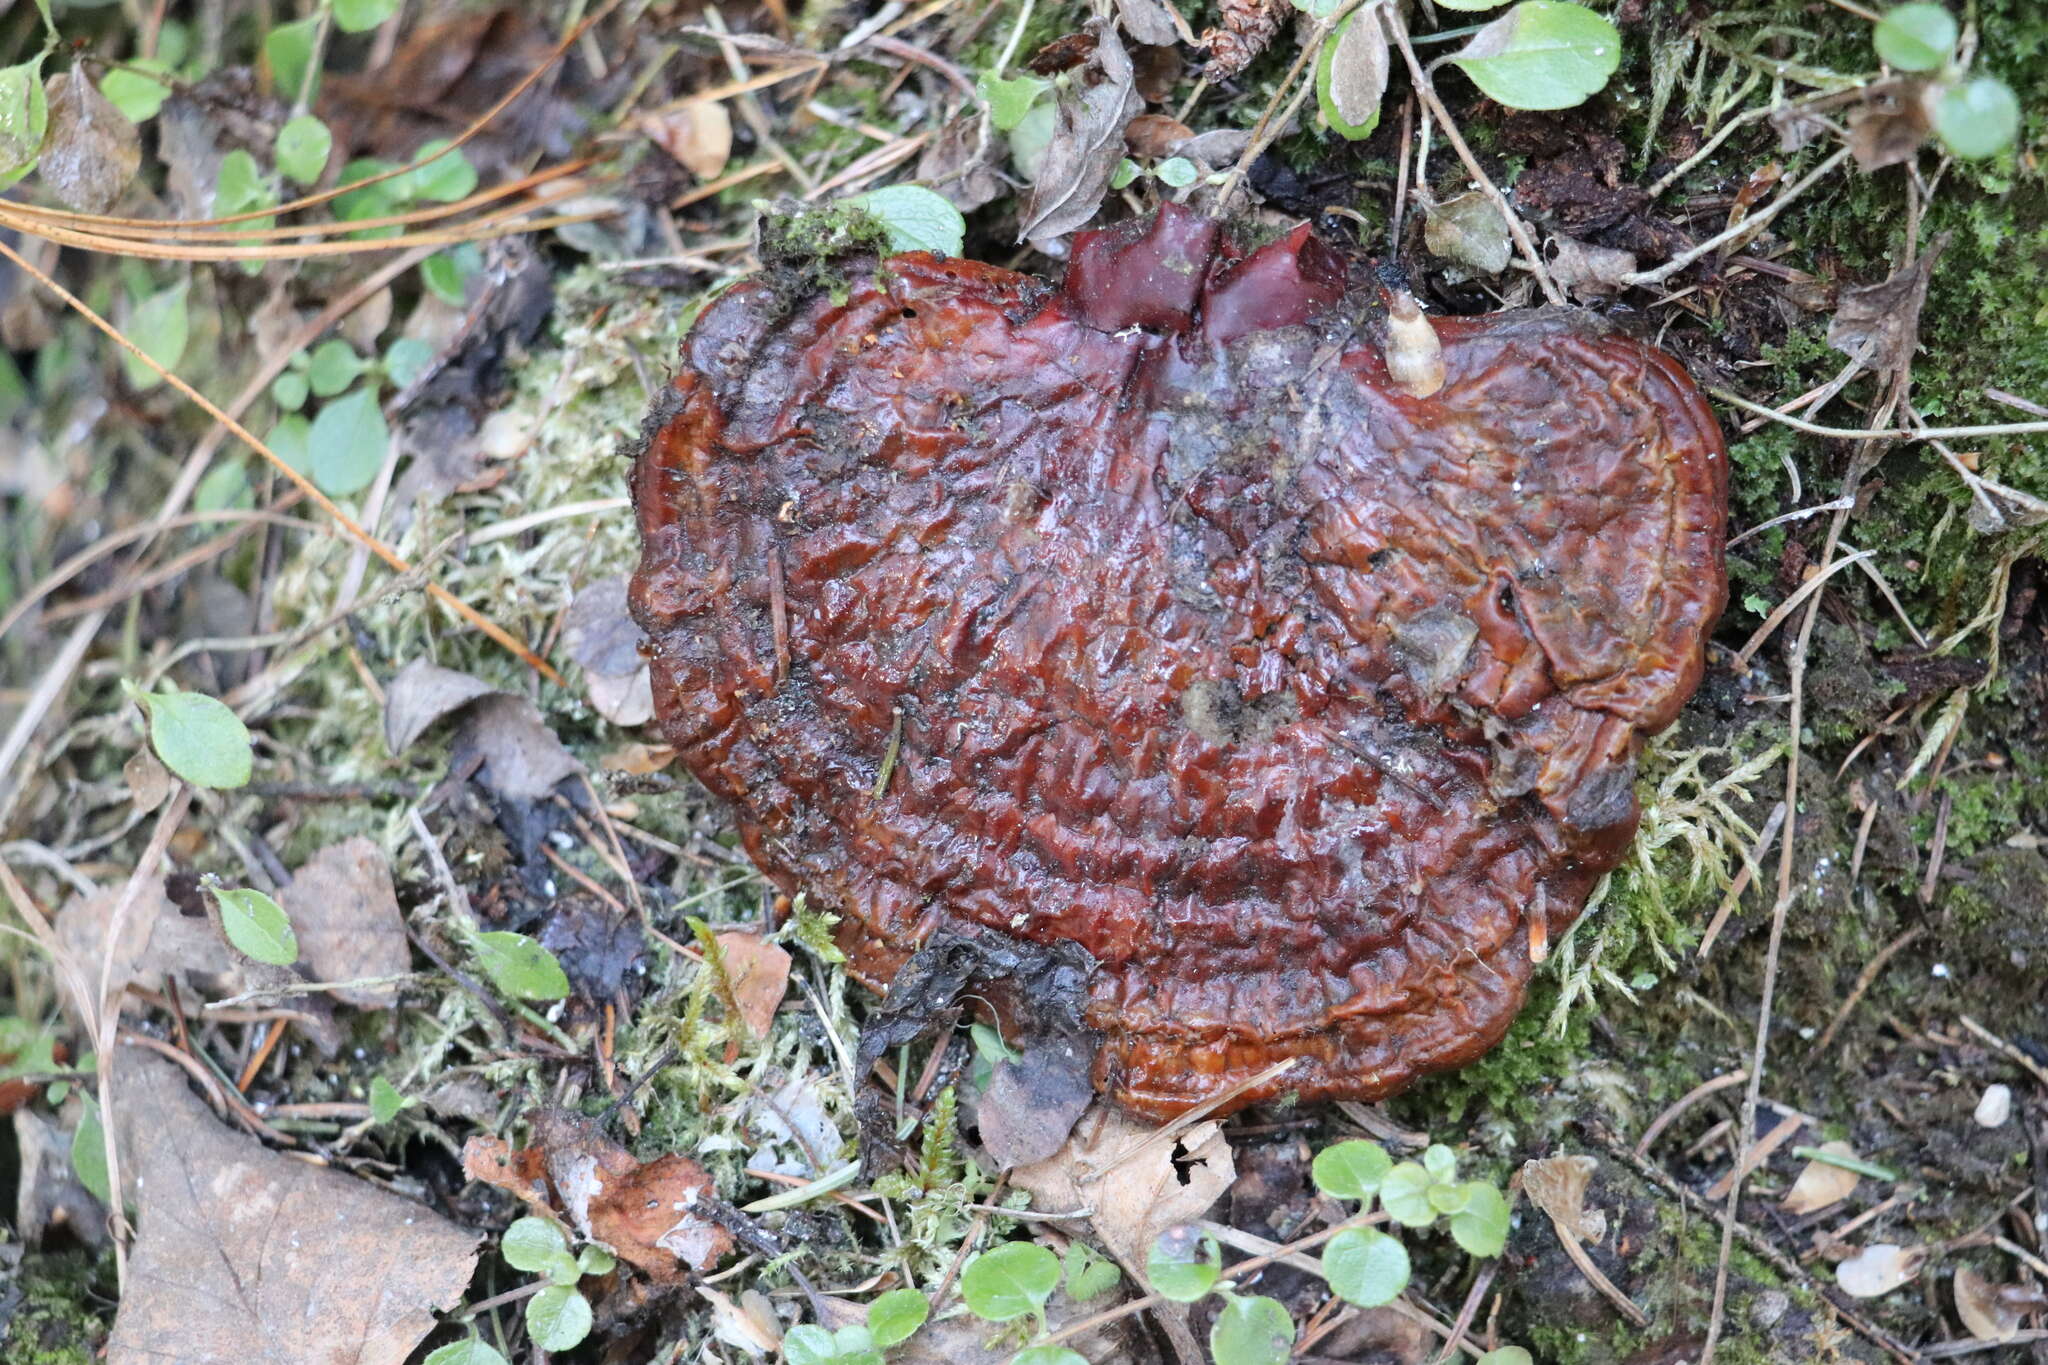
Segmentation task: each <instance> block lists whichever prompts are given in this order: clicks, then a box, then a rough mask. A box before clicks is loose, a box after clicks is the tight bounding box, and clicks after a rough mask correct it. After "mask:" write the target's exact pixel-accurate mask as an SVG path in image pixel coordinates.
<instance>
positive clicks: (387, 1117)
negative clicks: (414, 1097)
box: [370, 1076, 406, 1123]
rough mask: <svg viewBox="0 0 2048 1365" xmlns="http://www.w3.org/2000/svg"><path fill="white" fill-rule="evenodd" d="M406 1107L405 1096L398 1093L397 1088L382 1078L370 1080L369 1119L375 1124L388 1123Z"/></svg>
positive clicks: (377, 1077)
mask: <svg viewBox="0 0 2048 1365" xmlns="http://www.w3.org/2000/svg"><path fill="white" fill-rule="evenodd" d="M405 1106H406V1098H405V1096H403V1095H401V1094H399V1093H398V1087H397V1086H395V1085H393V1084H392V1083H391V1082H389V1081H387V1080H385V1079H384V1078H383V1077H382V1076H372V1077H371V1078H370V1118H371V1121H372V1122H375V1123H389V1122H391V1120H393V1119H395V1118H397V1117H398V1116H399V1114H400V1113H402V1112H403V1111H404V1109H405Z"/></svg>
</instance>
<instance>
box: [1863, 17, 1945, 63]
mask: <svg viewBox="0 0 2048 1365" xmlns="http://www.w3.org/2000/svg"><path fill="white" fill-rule="evenodd" d="M1960 36H1961V30H1960V29H1958V28H1957V27H1956V20H1955V16H1954V15H1952V14H1950V13H1949V12H1948V11H1947V10H1945V9H1943V8H1942V7H1941V6H1940V5H1930V4H1911V5H1895V6H1893V7H1892V8H1891V9H1889V10H1887V11H1885V14H1884V17H1883V18H1882V19H1879V20H1878V21H1877V27H1876V28H1874V29H1872V30H1871V33H1870V40H1871V42H1872V43H1873V44H1875V46H1876V47H1877V55H1878V56H1880V57H1882V58H1883V59H1884V61H1885V64H1886V65H1887V66H1890V67H1894V68H1896V69H1897V70H1900V71H1933V70H1934V69H1935V68H1937V67H1939V66H1941V65H1942V64H1943V63H1944V62H1946V61H1948V59H1949V57H1950V55H1951V54H1953V53H1954V52H1955V50H1956V39H1957V38H1958V37H1960Z"/></svg>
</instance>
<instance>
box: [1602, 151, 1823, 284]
mask: <svg viewBox="0 0 2048 1365" xmlns="http://www.w3.org/2000/svg"><path fill="white" fill-rule="evenodd" d="M1848 159H1849V149H1848V148H1847V147H1842V148H1838V149H1837V150H1836V151H1835V153H1834V155H1832V156H1830V157H1829V158H1828V159H1827V160H1825V161H1823V162H1821V163H1820V165H1818V166H1816V167H1814V168H1813V169H1812V170H1811V171H1808V172H1807V173H1806V175H1804V176H1803V177H1801V178H1800V179H1799V180H1798V181H1796V182H1795V183H1793V184H1791V185H1788V186H1786V187H1785V188H1784V189H1783V190H1780V191H1779V192H1778V197H1777V198H1775V199H1773V200H1771V202H1770V203H1768V204H1766V205H1765V206H1764V207H1763V208H1761V209H1759V210H1757V211H1756V212H1755V213H1752V214H1750V215H1749V216H1748V217H1747V218H1744V219H1743V220H1742V221H1741V222H1739V223H1737V224H1736V225H1735V226H1733V227H1731V228H1728V229H1726V230H1724V231H1721V232H1717V233H1715V234H1714V235H1713V236H1711V237H1709V238H1707V240H1706V241H1704V242H1701V243H1700V244H1699V245H1698V246H1695V247H1693V248H1692V249H1691V250H1689V251H1681V252H1680V253H1679V254H1678V255H1676V256H1673V257H1672V258H1671V259H1670V260H1668V261H1666V262H1664V264H1662V265H1660V266H1657V267H1655V268H1654V269H1650V270H1638V271H1636V272H1635V273H1634V274H1633V275H1624V276H1622V277H1621V281H1620V282H1621V283H1622V284H1625V285H1652V284H1662V283H1663V282H1664V281H1666V280H1668V279H1670V278H1671V277H1672V276H1673V275H1676V274H1677V273H1678V272H1679V271H1681V270H1683V269H1685V268H1686V267H1687V266H1689V265H1691V264H1692V263H1693V262H1695V261H1697V260H1699V259H1700V258H1701V257H1703V256H1708V255H1711V254H1712V253H1714V252H1716V251H1719V250H1720V249H1721V248H1722V247H1724V246H1726V245H1727V244H1728V243H1730V242H1732V241H1734V240H1735V239H1736V238H1738V237H1744V236H1748V235H1751V234H1753V233H1755V232H1756V230H1757V229H1758V228H1761V227H1762V226H1763V225H1764V224H1766V223H1768V222H1770V221H1771V219H1773V218H1775V217H1777V216H1778V215H1779V214H1780V213H1783V212H1784V211H1785V210H1786V209H1787V208H1789V207H1791V205H1792V203H1793V201H1795V200H1797V199H1798V198H1799V196H1800V195H1802V194H1804V193H1806V191H1808V190H1809V189H1811V188H1813V186H1814V185H1815V184H1817V183H1818V182H1819V181H1820V180H1821V178H1822V177H1824V176H1826V175H1828V174H1829V173H1830V172H1832V171H1833V170H1834V169H1835V168H1836V167H1837V166H1840V165H1841V164H1842V163H1843V162H1844V161H1847V160H1848Z"/></svg>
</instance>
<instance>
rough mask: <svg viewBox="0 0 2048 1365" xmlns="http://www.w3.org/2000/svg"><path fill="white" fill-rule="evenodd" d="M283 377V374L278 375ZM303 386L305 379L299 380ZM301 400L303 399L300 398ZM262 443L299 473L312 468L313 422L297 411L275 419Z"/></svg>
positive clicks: (306, 471)
mask: <svg viewBox="0 0 2048 1365" xmlns="http://www.w3.org/2000/svg"><path fill="white" fill-rule="evenodd" d="M279 378H283V376H281V375H280V376H279ZM299 383H300V386H301V387H304V384H305V381H304V380H300V381H299ZM301 401H303V400H301ZM263 444H265V445H267V446H269V447H270V453H271V454H273V455H275V456H277V458H278V459H280V460H283V461H284V462H285V464H287V465H289V466H290V467H291V468H293V469H296V470H298V471H299V473H301V474H305V473H309V472H310V471H311V470H312V468H313V424H312V423H311V422H308V421H307V420H306V419H305V418H303V417H301V416H299V414H297V413H295V412H294V413H290V414H287V415H286V416H283V417H280V418H278V419H277V425H276V426H274V427H272V428H271V429H270V434H269V435H267V436H265V437H264V438H263Z"/></svg>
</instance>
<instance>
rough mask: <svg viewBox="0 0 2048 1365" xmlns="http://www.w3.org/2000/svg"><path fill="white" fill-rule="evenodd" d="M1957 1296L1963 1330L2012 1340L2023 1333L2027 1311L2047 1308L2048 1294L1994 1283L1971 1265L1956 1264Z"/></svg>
mask: <svg viewBox="0 0 2048 1365" xmlns="http://www.w3.org/2000/svg"><path fill="white" fill-rule="evenodd" d="M1951 1287H1952V1288H1953V1289H1954V1290H1955V1296H1956V1316H1957V1317H1959V1318H1961V1319H1962V1320H1963V1327H1964V1330H1966V1331H1968V1332H1969V1334H1970V1335H1971V1336H1973V1337H1975V1338H1976V1339H1977V1340H1979V1341H2011V1340H2012V1339H2013V1338H2014V1337H2016V1336H2018V1335H2019V1334H2020V1325H2021V1323H2022V1322H2024V1321H2025V1319H2026V1315H2027V1314H2028V1313H2038V1312H2041V1311H2042V1310H2043V1309H2044V1308H2048V1296H2043V1294H2042V1292H2041V1291H2040V1290H2039V1289H2036V1288H2034V1287H2032V1286H2030V1285H2021V1284H1993V1283H1991V1281H1989V1280H1987V1279H1985V1278H1984V1277H1983V1276H1982V1275H1979V1274H1978V1273H1977V1272H1976V1271H1974V1270H1972V1269H1970V1267H1968V1266H1966V1265H1964V1266H1957V1267H1956V1273H1955V1279H1954V1281H1953V1284H1952V1286H1951Z"/></svg>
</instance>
